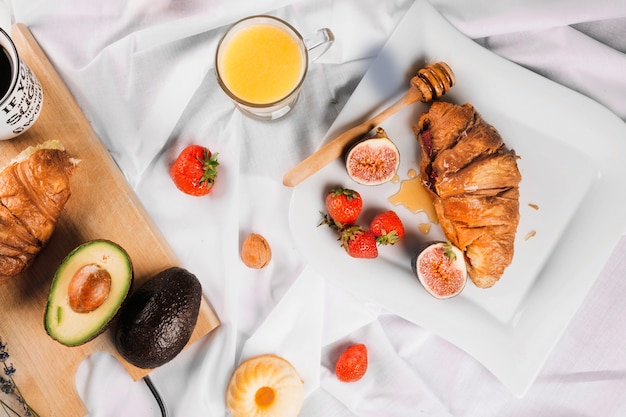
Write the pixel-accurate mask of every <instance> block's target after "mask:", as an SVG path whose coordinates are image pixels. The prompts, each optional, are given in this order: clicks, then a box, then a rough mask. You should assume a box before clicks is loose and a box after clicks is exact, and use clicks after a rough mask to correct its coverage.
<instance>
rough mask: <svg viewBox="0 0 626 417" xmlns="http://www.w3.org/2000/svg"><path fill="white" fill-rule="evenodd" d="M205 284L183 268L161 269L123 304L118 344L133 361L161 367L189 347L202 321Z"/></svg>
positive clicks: (143, 366) (123, 352)
mask: <svg viewBox="0 0 626 417" xmlns="http://www.w3.org/2000/svg"><path fill="white" fill-rule="evenodd" d="M201 300H202V286H201V285H200V281H198V278H196V276H195V275H194V274H192V273H190V272H189V271H187V270H186V269H184V268H180V267H171V268H168V269H165V270H163V271H161V272H159V273H158V274H157V275H155V276H154V277H153V278H151V279H149V280H148V281H147V282H146V283H144V284H143V285H142V286H141V287H139V288H138V289H137V290H136V291H135V292H134V293H133V294H132V295H131V296H130V297H129V299H128V301H127V303H126V304H125V305H124V306H123V307H122V310H121V311H120V316H119V320H118V324H117V329H116V332H115V345H116V347H117V350H118V351H119V353H120V355H121V356H122V357H123V358H124V359H126V360H127V361H128V362H129V363H131V364H133V365H135V366H137V367H139V368H143V369H151V368H157V367H159V366H161V365H164V364H165V363H167V362H169V361H171V360H172V359H174V358H175V357H176V356H177V355H178V354H179V353H180V352H181V351H182V350H183V348H184V347H185V345H186V344H187V342H188V341H189V338H190V337H191V334H192V333H193V330H194V328H195V326H196V322H197V320H198V314H199V311H200V302H201Z"/></svg>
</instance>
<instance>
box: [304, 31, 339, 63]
mask: <svg viewBox="0 0 626 417" xmlns="http://www.w3.org/2000/svg"><path fill="white" fill-rule="evenodd" d="M333 42H335V35H334V34H333V32H332V31H331V30H330V29H328V28H323V29H319V30H317V31H316V32H314V33H312V34H310V35H308V36H305V37H304V44H305V45H306V49H307V50H308V51H309V62H314V61H316V60H317V59H318V58H319V57H321V56H322V55H324V53H326V51H328V48H330V46H331V45H332V44H333Z"/></svg>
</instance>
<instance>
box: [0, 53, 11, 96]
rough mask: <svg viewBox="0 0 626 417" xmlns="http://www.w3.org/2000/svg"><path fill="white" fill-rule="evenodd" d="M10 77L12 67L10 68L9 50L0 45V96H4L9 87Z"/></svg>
mask: <svg viewBox="0 0 626 417" xmlns="http://www.w3.org/2000/svg"><path fill="white" fill-rule="evenodd" d="M12 77H13V69H12V68H11V59H10V58H9V52H8V51H7V50H6V49H4V48H3V47H1V46H0V98H2V97H4V95H5V94H6V93H7V91H8V90H9V87H11V78H12Z"/></svg>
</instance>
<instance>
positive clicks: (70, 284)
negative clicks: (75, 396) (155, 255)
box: [44, 239, 134, 346]
mask: <svg viewBox="0 0 626 417" xmlns="http://www.w3.org/2000/svg"><path fill="white" fill-rule="evenodd" d="M133 279H134V274H133V264H132V262H131V260H130V257H129V256H128V254H127V253H126V251H125V250H124V249H123V248H122V247H121V246H119V245H118V244H116V243H114V242H111V241H109V240H105V239H97V240H92V241H89V242H85V243H83V244H82V245H80V246H78V247H77V248H76V249H74V250H73V251H72V252H70V253H69V254H68V255H67V256H66V257H65V259H64V260H63V261H62V262H61V265H60V266H59V268H58V269H57V271H56V273H55V274H54V278H53V280H52V284H51V286H50V294H49V295H48V303H47V305H46V311H45V316H44V325H45V328H46V332H47V333H48V335H50V337H52V338H53V339H55V340H57V341H58V342H60V343H62V344H64V345H66V346H78V345H82V344H84V343H86V342H88V341H90V340H92V339H93V338H95V337H96V336H98V335H99V334H100V333H102V332H103V331H104V330H106V329H107V327H108V325H109V324H110V323H111V321H112V320H113V318H114V317H115V316H116V314H117V312H118V311H119V309H120V307H121V305H122V304H123V303H124V300H125V299H126V297H127V296H128V293H129V291H130V288H131V286H132V283H133Z"/></svg>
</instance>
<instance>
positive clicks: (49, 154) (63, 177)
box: [0, 141, 77, 283]
mask: <svg viewBox="0 0 626 417" xmlns="http://www.w3.org/2000/svg"><path fill="white" fill-rule="evenodd" d="M76 164H77V161H76V160H75V159H73V158H70V156H69V155H68V154H67V153H66V152H65V150H64V148H63V146H62V145H61V143H60V142H58V141H47V142H44V143H42V144H40V145H37V146H31V147H29V148H27V149H25V150H24V151H22V153H20V154H19V155H18V156H17V157H16V158H15V159H13V160H12V161H11V162H10V163H9V165H7V166H6V167H5V168H4V169H3V170H2V171H1V172H0V283H2V282H4V281H6V280H8V279H9V278H11V277H13V276H15V275H18V274H19V273H21V272H22V271H24V270H25V269H26V268H27V267H28V266H30V264H31V263H32V262H33V260H34V258H35V256H36V255H37V254H38V253H39V251H40V250H41V249H42V248H43V246H44V245H45V244H46V243H47V242H48V240H49V239H50V236H51V235H52V232H53V231H54V228H55V226H56V223H57V220H58V218H59V215H60V213H61V211H62V210H63V207H64V206H65V203H66V202H67V200H68V199H69V197H70V177H71V176H72V174H73V173H74V169H75V167H76Z"/></svg>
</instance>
